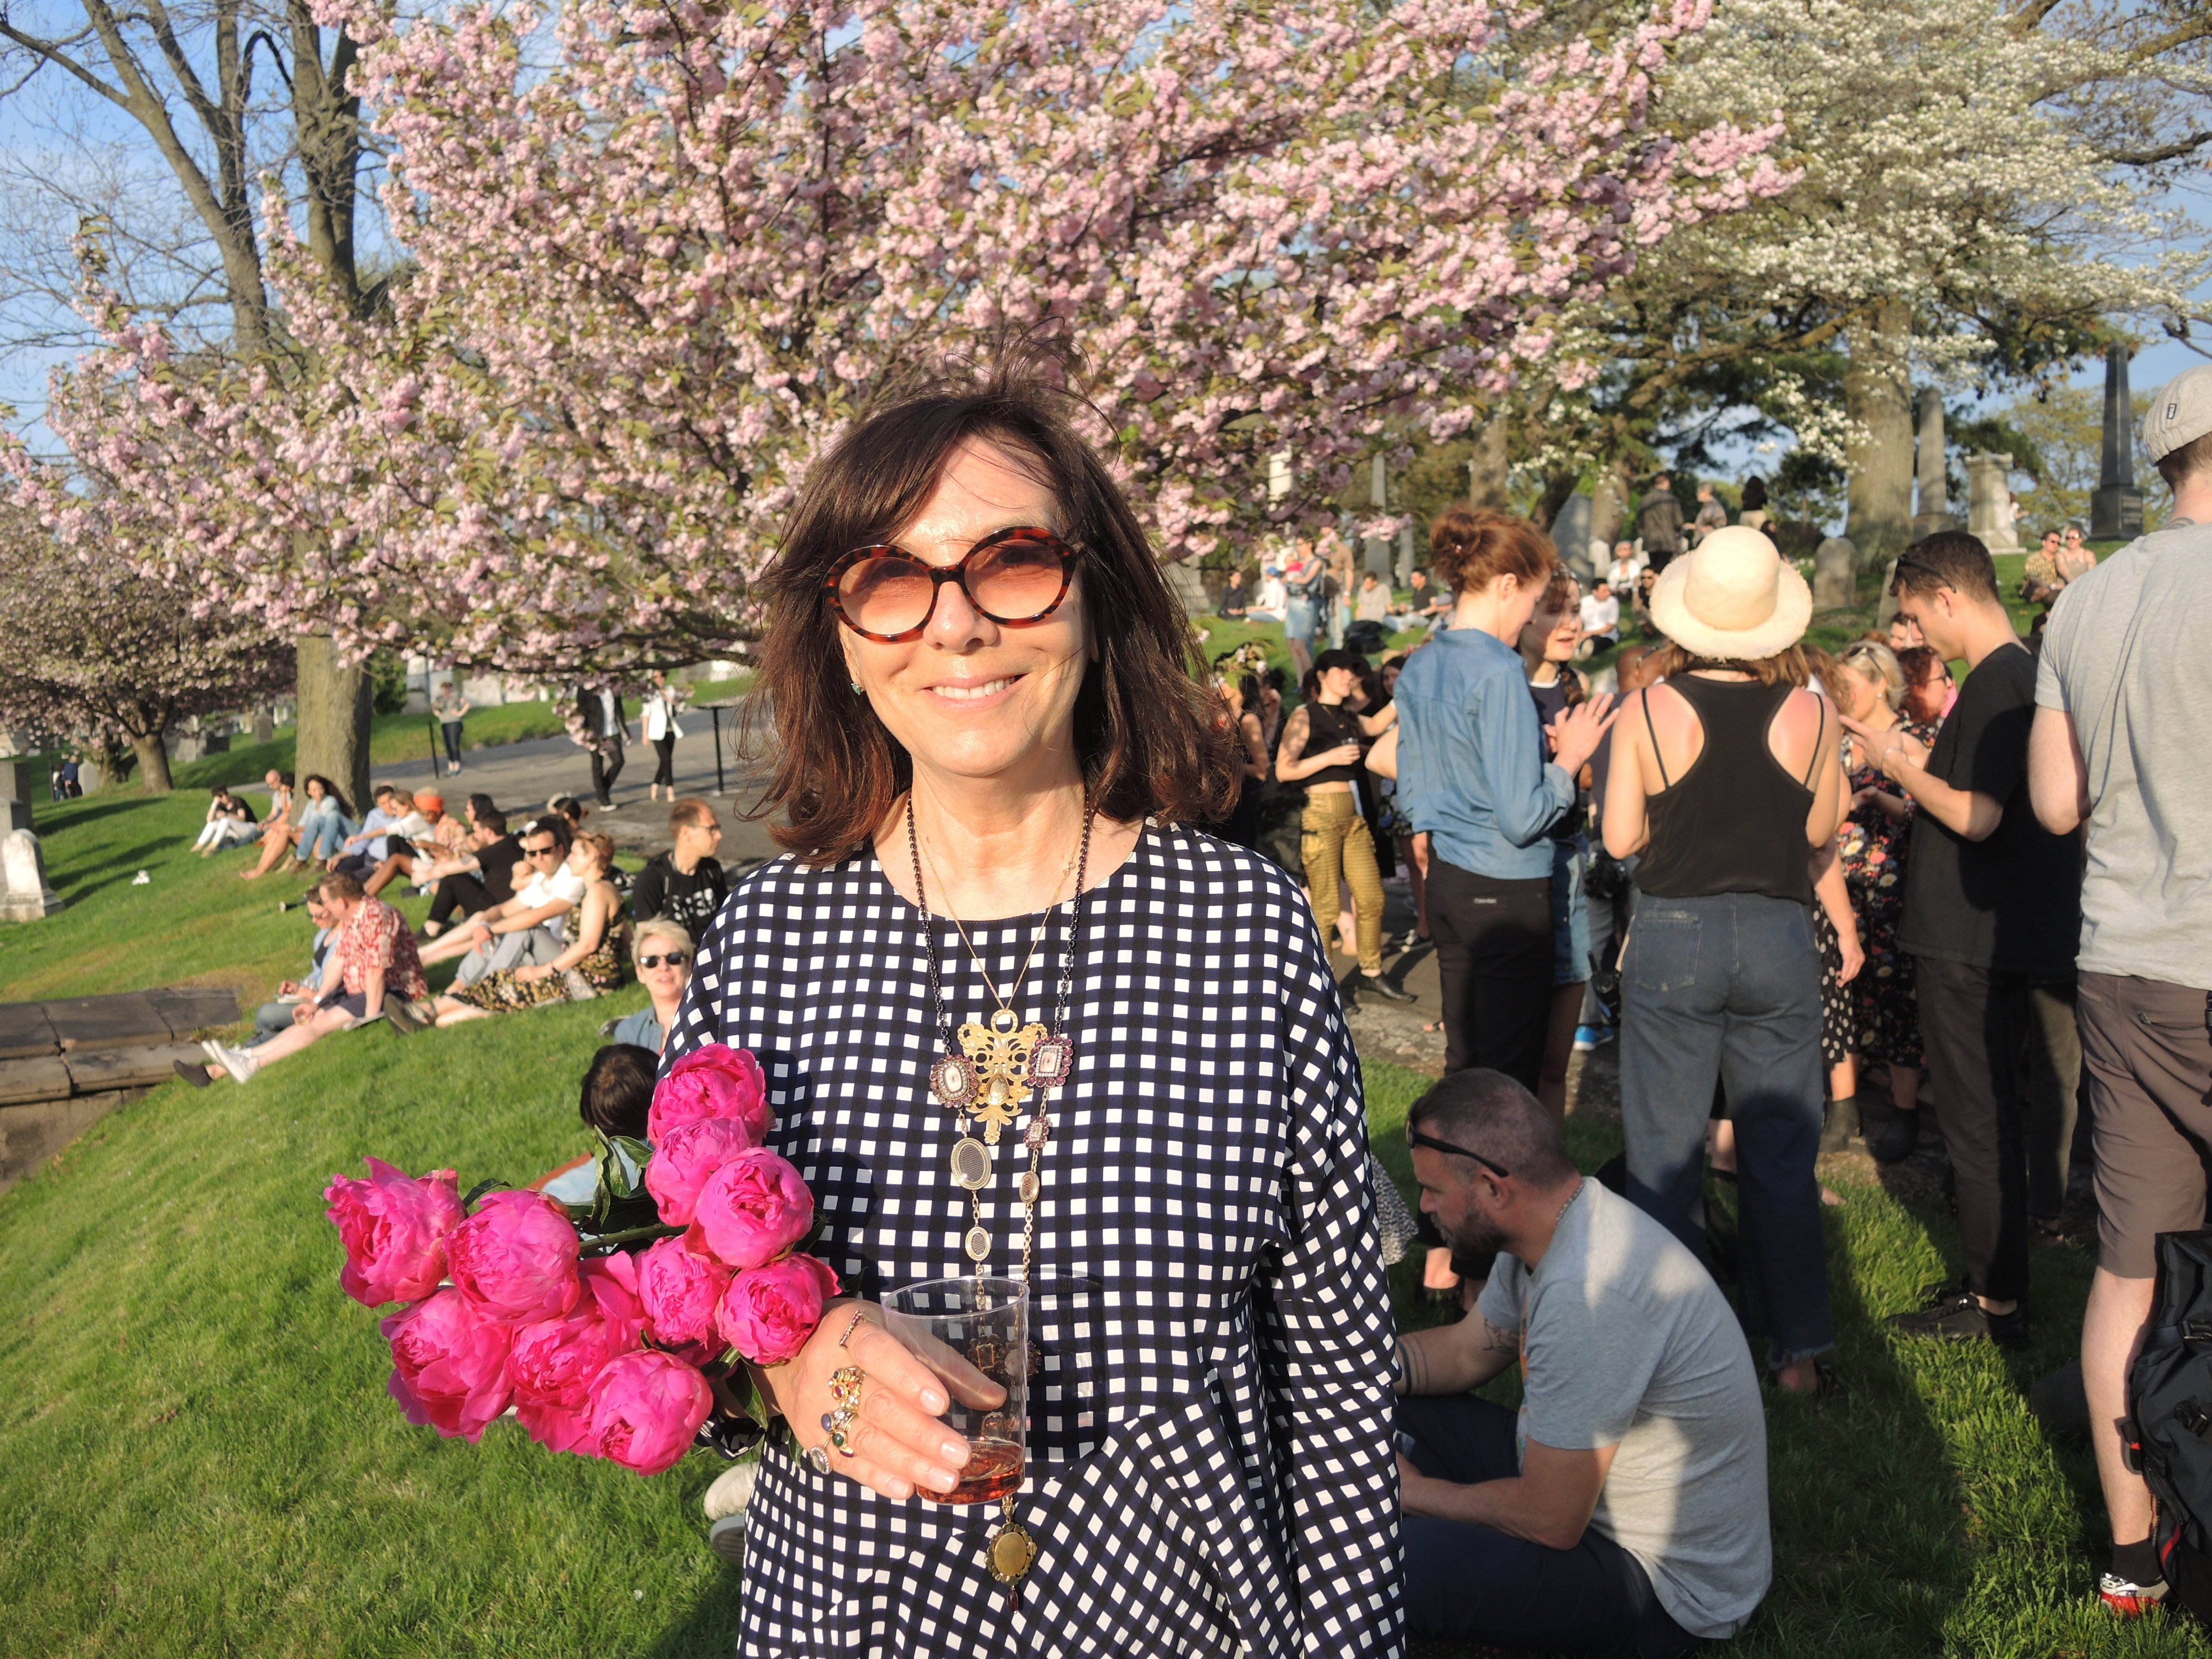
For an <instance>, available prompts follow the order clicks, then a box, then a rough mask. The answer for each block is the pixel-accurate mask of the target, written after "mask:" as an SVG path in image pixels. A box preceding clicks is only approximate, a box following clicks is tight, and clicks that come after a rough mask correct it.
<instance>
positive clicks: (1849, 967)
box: [1836, 929, 1866, 985]
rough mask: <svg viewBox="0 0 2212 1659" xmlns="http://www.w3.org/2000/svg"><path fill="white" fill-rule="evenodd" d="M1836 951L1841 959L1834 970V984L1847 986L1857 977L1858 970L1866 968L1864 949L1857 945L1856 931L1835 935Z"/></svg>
mask: <svg viewBox="0 0 2212 1659" xmlns="http://www.w3.org/2000/svg"><path fill="white" fill-rule="evenodd" d="M1836 950H1837V953H1838V955H1840V956H1841V957H1843V962H1842V964H1841V965H1840V966H1839V967H1838V968H1837V969H1836V983H1837V984H1838V985H1849V984H1850V982H1851V981H1853V980H1855V979H1857V977H1858V976H1859V969H1862V968H1863V967H1865V966H1866V948H1865V946H1863V945H1861V944H1860V943H1859V936H1858V933H1857V929H1853V930H1852V931H1851V932H1850V933H1838V934H1837V935H1836Z"/></svg>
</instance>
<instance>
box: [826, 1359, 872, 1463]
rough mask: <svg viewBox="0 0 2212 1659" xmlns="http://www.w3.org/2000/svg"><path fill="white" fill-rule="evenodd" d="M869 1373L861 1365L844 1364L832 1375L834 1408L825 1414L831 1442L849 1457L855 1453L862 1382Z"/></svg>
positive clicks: (831, 1390) (830, 1385) (830, 1384)
mask: <svg viewBox="0 0 2212 1659" xmlns="http://www.w3.org/2000/svg"><path fill="white" fill-rule="evenodd" d="M867 1376H868V1374H867V1373H866V1371H864V1370H861V1369H860V1367H859V1366H858V1365H840V1366H839V1367H838V1368H837V1369H836V1370H834V1371H832V1372H831V1373H830V1374H829V1405H830V1409H829V1410H828V1411H826V1412H824V1413H823V1414H822V1426H823V1430H824V1431H826V1432H827V1433H828V1434H829V1443H830V1444H831V1445H833V1446H835V1447H836V1449H837V1450H838V1452H839V1453H840V1454H841V1455H843V1456H846V1457H851V1456H853V1455H854V1447H853V1419H854V1415H855V1414H857V1413H859V1411H860V1385H861V1384H862V1383H865V1382H866V1381H867Z"/></svg>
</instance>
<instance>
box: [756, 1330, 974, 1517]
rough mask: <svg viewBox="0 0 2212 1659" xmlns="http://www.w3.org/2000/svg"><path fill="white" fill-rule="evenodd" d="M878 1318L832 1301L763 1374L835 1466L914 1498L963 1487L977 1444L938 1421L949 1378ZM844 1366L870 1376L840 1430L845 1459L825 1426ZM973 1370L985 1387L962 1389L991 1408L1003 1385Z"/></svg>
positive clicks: (803, 1436) (894, 1494)
mask: <svg viewBox="0 0 2212 1659" xmlns="http://www.w3.org/2000/svg"><path fill="white" fill-rule="evenodd" d="M855 1315H857V1316H859V1318H858V1322H857V1323H856V1322H855V1320H854V1316H855ZM883 1317H884V1314H883V1310H882V1309H881V1308H879V1307H878V1306H877V1305H876V1304H874V1303H872V1302H860V1301H856V1300H853V1299H850V1298H848V1299H845V1300H842V1301H838V1302H832V1303H831V1304H829V1306H828V1307H826V1308H824V1309H823V1310H822V1322H821V1323H820V1324H819V1325H817V1326H816V1327H815V1329H814V1334H813V1335H812V1336H811V1337H809V1338H808V1339H807V1340H806V1346H805V1347H804V1348H801V1349H800V1350H799V1356H798V1358H795V1359H793V1360H791V1361H789V1362H788V1363H787V1364H782V1365H779V1366H777V1367H776V1368H775V1370H771V1371H768V1372H765V1373H763V1381H765V1382H766V1383H767V1384H768V1386H769V1391H770V1392H771V1393H772V1394H773V1395H774V1396H775V1404H776V1407H777V1409H778V1410H780V1411H781V1412H782V1413H783V1414H784V1416H785V1418H786V1419H787V1420H788V1421H789V1422H790V1424H791V1427H792V1431H793V1433H794V1434H795V1435H796V1436H797V1437H798V1439H799V1444H800V1445H801V1446H802V1447H805V1448H810V1449H811V1448H812V1447H816V1446H822V1447H825V1448H828V1449H829V1467H830V1468H832V1469H834V1470H836V1471H837V1472H839V1473H840V1474H846V1475H849V1476H850V1477H851V1478H852V1479H854V1480H857V1481H859V1482H860V1484H861V1485H862V1486H866V1487H867V1488H868V1489H869V1490H870V1491H871V1492H878V1493H880V1494H881V1495H882V1496H884V1497H885V1498H892V1499H894V1500H903V1499H906V1498H911V1497H913V1496H914V1495H915V1492H916V1490H917V1489H919V1490H920V1491H921V1495H922V1496H923V1497H925V1498H926V1497H928V1496H929V1495H930V1494H931V1493H933V1492H937V1493H943V1492H951V1490H952V1488H953V1487H954V1486H957V1485H958V1484H959V1481H960V1473H959V1472H960V1470H961V1468H963V1466H964V1465H965V1464H966V1463H967V1462H968V1459H969V1456H970V1455H972V1450H973V1449H972V1448H971V1447H970V1446H969V1443H968V1442H967V1441H966V1440H964V1439H963V1438H962V1437H960V1436H959V1435H957V1434H955V1433H954V1432H953V1431H951V1429H949V1428H947V1427H946V1426H945V1423H944V1422H943V1421H942V1415H943V1413H945V1412H946V1411H948V1410H949V1409H951V1400H950V1398H949V1397H948V1396H947V1395H946V1393H945V1387H946V1385H945V1382H944V1381H943V1380H942V1379H940V1378H939V1376H937V1375H936V1374H935V1373H934V1372H933V1371H932V1370H931V1369H930V1368H929V1367H928V1366H927V1365H925V1364H922V1363H921V1360H920V1359H918V1358H915V1354H914V1352H913V1351H912V1350H911V1349H909V1348H908V1346H906V1344H905V1343H903V1342H902V1341H900V1340H899V1339H898V1338H896V1336H893V1335H892V1334H890V1332H889V1331H887V1330H885V1329H884V1324H883ZM848 1331H849V1333H850V1335H849V1336H848ZM840 1339H844V1340H842V1341H841V1340H840ZM846 1365H857V1366H859V1367H860V1370H861V1371H862V1372H863V1373H865V1375H866V1381H865V1382H863V1383H861V1385H860V1408H859V1409H858V1410H857V1411H856V1412H855V1413H854V1415H853V1421H852V1424H851V1426H850V1427H848V1429H847V1431H846V1443H847V1444H848V1445H849V1446H850V1447H851V1448H852V1449H853V1455H851V1456H850V1457H848V1456H845V1455H843V1454H842V1453H841V1452H839V1451H838V1450H837V1449H836V1448H835V1447H831V1446H829V1431H828V1430H826V1429H824V1428H823V1426H822V1419H823V1416H824V1415H825V1414H826V1413H829V1411H830V1410H831V1409H832V1408H833V1406H834V1401H832V1400H831V1398H830V1378H831V1377H832V1376H835V1375H836V1372H837V1371H838V1370H839V1369H840V1368H841V1367H843V1366H846ZM963 1369H964V1367H963ZM973 1375H974V1376H975V1383H976V1384H980V1385H981V1387H980V1389H978V1388H975V1387H974V1385H970V1386H969V1387H966V1388H963V1390H962V1392H963V1396H966V1395H971V1394H972V1395H974V1397H973V1398H970V1399H969V1401H968V1403H969V1404H973V1405H980V1406H984V1407H989V1406H992V1405H995V1404H997V1403H999V1402H1000V1401H1003V1400H1004V1399H1005V1397H1006V1391H1005V1390H1004V1389H1000V1388H999V1387H998V1386H997V1385H996V1384H994V1383H991V1382H989V1381H988V1380H987V1379H986V1378H984V1377H983V1376H981V1373H974V1374H973ZM986 1391H987V1396H988V1397H984V1396H985V1393H986Z"/></svg>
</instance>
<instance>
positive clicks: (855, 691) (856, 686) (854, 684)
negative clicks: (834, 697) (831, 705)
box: [851, 680, 860, 697]
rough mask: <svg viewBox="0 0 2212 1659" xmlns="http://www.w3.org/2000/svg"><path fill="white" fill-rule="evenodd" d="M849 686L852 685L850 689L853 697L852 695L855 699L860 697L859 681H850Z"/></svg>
mask: <svg viewBox="0 0 2212 1659" xmlns="http://www.w3.org/2000/svg"><path fill="white" fill-rule="evenodd" d="M851 684H852V687H853V695H854V696H856V697H857V696H860V681H858V680H854V681H852V682H851Z"/></svg>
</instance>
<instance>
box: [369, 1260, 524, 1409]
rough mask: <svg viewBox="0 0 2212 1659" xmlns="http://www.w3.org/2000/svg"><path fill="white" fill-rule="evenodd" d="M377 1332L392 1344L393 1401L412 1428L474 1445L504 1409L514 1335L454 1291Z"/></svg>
mask: <svg viewBox="0 0 2212 1659" xmlns="http://www.w3.org/2000/svg"><path fill="white" fill-rule="evenodd" d="M377 1328H378V1329H379V1330H380V1331H382V1332H383V1333H384V1334H385V1336H386V1339H387V1340H389V1341H390V1342H391V1344H392V1382H391V1384H390V1392H391V1395H392V1398H393V1399H394V1400H396V1401H398V1402H399V1409H400V1410H401V1411H402V1412H403V1413H405V1415H406V1418H407V1420H408V1421H409V1422H410V1423H412V1424H414V1425H416V1427H418V1428H419V1427H421V1426H422V1425H424V1424H426V1423H427V1424H428V1425H430V1426H431V1427H432V1428H434V1429H435V1430H437V1431H438V1432H439V1433H440V1434H442V1435H447V1436H449V1437H451V1436H455V1435H458V1436H459V1437H460V1438H462V1439H464V1440H471V1441H473V1440H474V1439H476V1438H477V1436H479V1435H481V1434H482V1433H483V1431H484V1425H485V1424H487V1423H489V1422H490V1421H491V1420H492V1419H494V1418H495V1417H497V1416H498V1415H499V1414H500V1413H501V1412H503V1411H505V1410H506V1409H507V1396H508V1392H509V1389H508V1385H507V1351H508V1347H509V1346H510V1344H511V1343H512V1342H513V1331H512V1330H511V1329H510V1328H508V1327H507V1326H506V1325H504V1324H502V1323H501V1322H499V1321H497V1320H495V1319H489V1318H487V1317H485V1316H484V1315H483V1313H482V1312H481V1311H479V1310H477V1308H476V1307H474V1306H473V1305H471V1303H470V1302H469V1300H468V1298H467V1297H464V1296H463V1295H461V1293H460V1292H459V1291H452V1290H445V1291H439V1292H438V1293H437V1294H436V1295H435V1296H433V1297H430V1298H429V1299H428V1300H427V1301H423V1302H417V1303H416V1304H415V1305H414V1306H413V1307H411V1308H402V1309H401V1310H399V1311H398V1313H396V1314H392V1315H391V1316H388V1317H387V1318H386V1319H385V1320H384V1322H382V1323H381V1324H380V1325H379V1326H378V1327H377Z"/></svg>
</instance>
